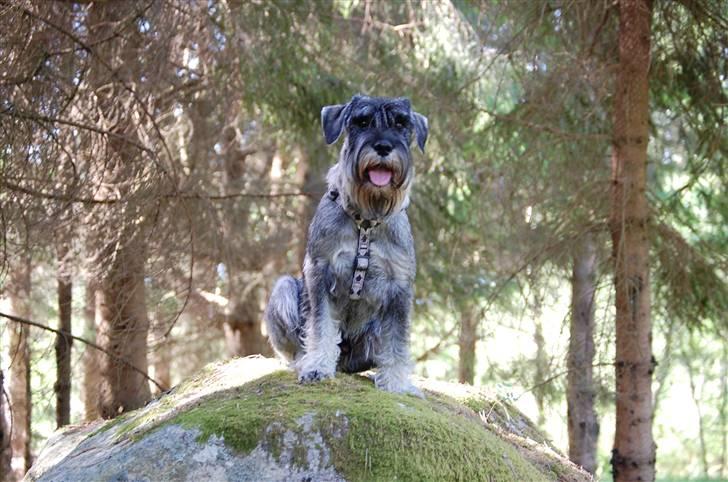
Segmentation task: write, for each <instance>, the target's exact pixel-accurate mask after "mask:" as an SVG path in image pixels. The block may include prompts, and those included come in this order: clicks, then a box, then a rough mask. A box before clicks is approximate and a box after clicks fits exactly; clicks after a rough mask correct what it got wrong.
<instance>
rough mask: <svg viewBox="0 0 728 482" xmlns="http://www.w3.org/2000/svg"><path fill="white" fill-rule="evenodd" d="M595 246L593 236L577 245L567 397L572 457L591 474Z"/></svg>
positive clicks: (596, 425) (593, 453)
mask: <svg viewBox="0 0 728 482" xmlns="http://www.w3.org/2000/svg"><path fill="white" fill-rule="evenodd" d="M595 281H596V249H595V246H594V242H593V240H592V239H591V238H587V239H585V240H584V241H583V243H582V244H581V246H579V247H578V248H577V252H576V254H575V255H574V260H573V274H572V278H571V325H570V337H569V355H568V369H569V373H568V376H567V387H566V400H567V414H568V428H569V458H570V459H571V460H572V462H574V463H575V464H577V465H581V466H582V467H584V469H585V470H586V471H587V472H589V473H590V474H594V472H595V471H596V469H597V441H598V439H599V420H598V419H597V414H596V412H595V410H594V398H595V390H594V382H593V377H592V370H593V369H592V366H593V363H594V291H595Z"/></svg>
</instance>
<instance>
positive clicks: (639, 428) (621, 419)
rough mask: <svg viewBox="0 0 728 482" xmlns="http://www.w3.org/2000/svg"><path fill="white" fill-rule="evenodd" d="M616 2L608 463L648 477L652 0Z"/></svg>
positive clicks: (617, 474) (619, 471) (630, 476)
mask: <svg viewBox="0 0 728 482" xmlns="http://www.w3.org/2000/svg"><path fill="white" fill-rule="evenodd" d="M619 9H620V12H619V70H618V74H617V82H616V96H615V101H614V137H613V150H612V182H613V191H612V192H613V197H612V209H611V219H610V228H611V233H612V255H613V260H614V282H615V304H616V323H615V324H616V327H615V328H616V330H615V331H616V360H615V372H616V429H615V435H614V448H613V450H612V460H611V463H612V471H613V474H614V479H615V480H616V481H637V480H640V481H651V480H654V478H655V443H654V440H653V438H652V387H651V384H652V373H653V371H654V366H655V360H654V358H653V356H652V325H651V320H650V277H649V259H648V256H649V239H648V222H649V209H648V204H647V197H646V195H645V189H646V180H647V179H646V178H647V142H648V121H649V105H648V71H649V66H650V35H651V33H650V24H651V15H652V2H651V1H650V0H621V1H620V3H619Z"/></svg>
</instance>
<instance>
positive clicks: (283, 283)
mask: <svg viewBox="0 0 728 482" xmlns="http://www.w3.org/2000/svg"><path fill="white" fill-rule="evenodd" d="M302 289H303V281H302V280H298V279H295V278H293V277H292V276H283V277H282V278H279V279H278V281H276V284H275V286H274V287H273V291H272V292H271V295H270V300H269V301H268V306H267V307H266V309H265V326H266V329H267V330H268V339H269V340H270V344H271V346H272V347H273V349H274V350H275V352H276V353H278V355H279V356H280V357H281V358H283V359H285V360H286V361H289V362H290V361H293V360H295V359H296V357H297V355H298V354H299V352H300V351H301V350H302V347H303V342H302V337H303V320H301V313H300V309H299V304H300V300H301V290H302Z"/></svg>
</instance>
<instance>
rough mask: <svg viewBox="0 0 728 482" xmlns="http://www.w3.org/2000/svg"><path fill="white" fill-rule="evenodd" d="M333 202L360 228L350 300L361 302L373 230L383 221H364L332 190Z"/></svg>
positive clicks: (330, 194)
mask: <svg viewBox="0 0 728 482" xmlns="http://www.w3.org/2000/svg"><path fill="white" fill-rule="evenodd" d="M328 195H329V197H330V198H331V200H332V201H334V202H335V203H336V204H338V205H339V206H340V207H341V209H343V210H344V212H345V213H346V214H348V215H349V217H350V218H351V219H353V220H354V223H356V226H357V227H358V228H359V240H358V242H357V247H356V258H354V274H353V275H352V278H351V288H350V289H349V299H351V300H360V299H361V292H362V290H363V289H364V279H365V278H366V276H367V270H368V269H369V243H370V242H371V232H372V229H374V228H376V227H377V226H379V225H380V224H381V223H382V221H381V220H379V219H364V218H363V217H362V215H361V214H360V213H358V212H356V211H354V210H353V209H351V207H349V206H348V205H347V204H346V203H345V202H343V200H342V199H341V197H340V196H339V191H337V190H336V189H332V190H330V191H329V193H328Z"/></svg>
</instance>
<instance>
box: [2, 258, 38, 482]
mask: <svg viewBox="0 0 728 482" xmlns="http://www.w3.org/2000/svg"><path fill="white" fill-rule="evenodd" d="M21 258H22V259H21V260H20V262H19V263H17V264H16V263H13V264H11V266H10V271H9V273H8V278H7V286H6V294H7V297H8V300H9V301H10V313H11V314H13V315H15V316H18V317H21V318H25V319H30V318H31V309H30V256H29V255H27V254H24V255H21ZM29 334H30V329H29V327H28V326H27V325H24V324H21V323H11V324H10V347H9V349H10V356H9V358H10V384H9V385H10V386H9V392H10V409H11V412H12V419H11V427H12V433H11V436H10V446H11V451H12V454H13V458H12V468H13V473H14V477H15V478H16V479H18V480H20V479H22V478H23V476H24V475H25V473H26V472H27V471H28V469H30V466H31V464H32V462H33V461H32V459H31V452H30V437H31V429H30V419H31V410H32V399H31V391H30V340H29Z"/></svg>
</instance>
